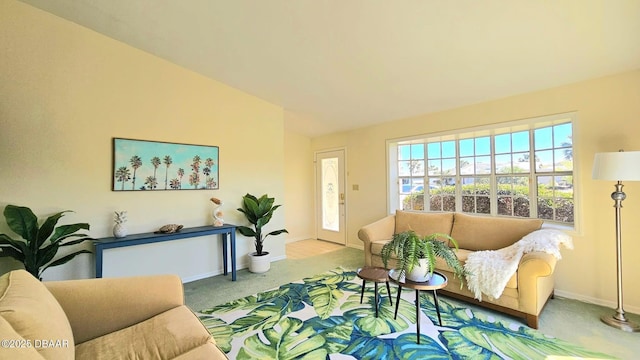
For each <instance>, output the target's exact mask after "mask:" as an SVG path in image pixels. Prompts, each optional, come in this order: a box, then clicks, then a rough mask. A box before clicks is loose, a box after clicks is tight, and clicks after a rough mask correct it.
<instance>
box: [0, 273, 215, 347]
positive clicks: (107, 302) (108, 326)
mask: <svg viewBox="0 0 640 360" xmlns="http://www.w3.org/2000/svg"><path fill="white" fill-rule="evenodd" d="M0 337H1V338H2V339H9V341H11V342H12V343H13V344H14V345H16V346H14V347H2V348H0V358H2V359H74V358H75V359H92V360H97V359H123V358H128V359H183V360H184V359H226V356H225V355H224V353H223V352H222V351H220V350H219V349H218V347H217V346H216V345H215V342H214V340H213V338H212V337H211V335H210V334H209V332H208V331H207V329H206V328H205V327H204V325H203V324H202V323H201V322H200V320H199V319H198V317H197V316H196V315H195V314H194V313H193V312H191V310H189V308H187V307H186V306H185V305H184V299H183V287H182V282H181V280H180V278H179V277H177V276H173V275H162V276H141V277H129V278H104V279H87V280H69V281H54V282H45V283H42V282H40V281H38V280H37V279H35V278H34V277H33V276H32V275H31V274H29V273H27V272H26V271H24V270H16V271H12V272H10V273H7V274H5V275H3V276H1V277H0ZM43 340H46V341H47V343H46V344H43ZM52 341H53V342H52Z"/></svg>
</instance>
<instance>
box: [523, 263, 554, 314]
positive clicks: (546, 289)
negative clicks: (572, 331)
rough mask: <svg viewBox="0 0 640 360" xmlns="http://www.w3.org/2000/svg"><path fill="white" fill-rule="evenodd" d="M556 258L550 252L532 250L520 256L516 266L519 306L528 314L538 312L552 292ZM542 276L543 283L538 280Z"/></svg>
mask: <svg viewBox="0 0 640 360" xmlns="http://www.w3.org/2000/svg"><path fill="white" fill-rule="evenodd" d="M556 263H557V259H556V258H555V256H553V255H551V254H547V253H545V252H541V251H534V252H530V253H527V254H524V255H523V256H522V259H520V265H519V266H518V292H519V293H520V307H521V309H522V310H523V311H525V312H527V313H529V314H538V313H539V312H540V310H542V307H543V306H544V304H545V302H546V301H547V299H548V298H549V295H550V294H551V293H552V292H553V276H552V275H553V272H554V270H555V268H556ZM540 278H544V281H543V283H541V282H540V281H539V280H541V279H540Z"/></svg>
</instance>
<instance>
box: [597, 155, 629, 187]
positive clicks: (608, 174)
mask: <svg viewBox="0 0 640 360" xmlns="http://www.w3.org/2000/svg"><path fill="white" fill-rule="evenodd" d="M592 175H593V176H592V177H593V178H594V179H596V180H614V181H640V151H617V152H604V153H597V154H596V157H595V160H594V162H593V174H592Z"/></svg>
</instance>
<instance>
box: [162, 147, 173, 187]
mask: <svg viewBox="0 0 640 360" xmlns="http://www.w3.org/2000/svg"><path fill="white" fill-rule="evenodd" d="M162 162H163V163H164V165H165V166H166V169H165V171H164V189H165V190H167V179H168V178H169V166H171V164H172V163H173V159H171V156H169V155H166V156H165V157H164V159H163V160H162ZM172 188H173V187H172Z"/></svg>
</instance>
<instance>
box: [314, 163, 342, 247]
mask: <svg viewBox="0 0 640 360" xmlns="http://www.w3.org/2000/svg"><path fill="white" fill-rule="evenodd" d="M345 201H346V198H345V176H344V150H335V151H327V152H319V153H316V207H317V209H316V214H317V220H316V234H317V237H318V239H321V240H327V241H331V242H335V243H339V244H345V245H346V244H347V232H346V231H345Z"/></svg>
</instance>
